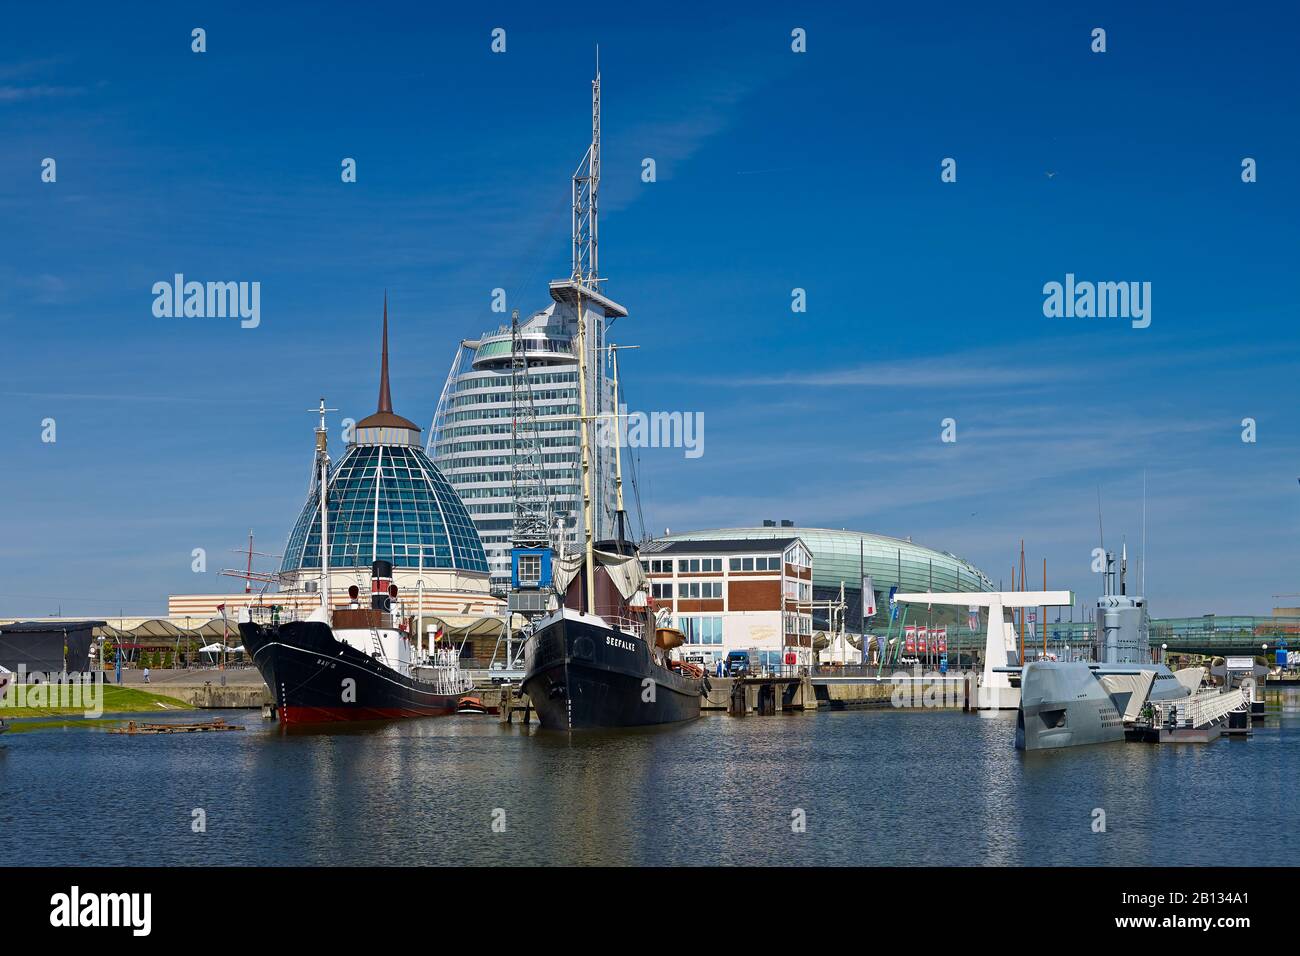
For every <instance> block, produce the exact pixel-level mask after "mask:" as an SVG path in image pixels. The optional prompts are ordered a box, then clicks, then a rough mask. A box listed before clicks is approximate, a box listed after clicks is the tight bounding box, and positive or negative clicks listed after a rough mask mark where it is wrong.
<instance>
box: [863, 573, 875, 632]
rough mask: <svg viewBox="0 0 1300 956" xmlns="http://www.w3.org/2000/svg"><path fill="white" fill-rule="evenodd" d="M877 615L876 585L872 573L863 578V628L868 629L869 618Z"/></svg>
mask: <svg viewBox="0 0 1300 956" xmlns="http://www.w3.org/2000/svg"><path fill="white" fill-rule="evenodd" d="M875 616H876V586H875V584H874V583H872V580H871V575H869V574H868V575H867V576H866V577H864V578H863V579H862V629H863V630H864V631H865V630H866V629H867V618H869V617H875Z"/></svg>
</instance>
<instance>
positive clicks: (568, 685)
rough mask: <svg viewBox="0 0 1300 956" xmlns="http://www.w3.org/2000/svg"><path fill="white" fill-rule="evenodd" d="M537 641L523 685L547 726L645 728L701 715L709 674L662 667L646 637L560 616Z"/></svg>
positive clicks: (562, 727) (538, 635) (541, 719)
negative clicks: (693, 674)
mask: <svg viewBox="0 0 1300 956" xmlns="http://www.w3.org/2000/svg"><path fill="white" fill-rule="evenodd" d="M532 642H533V643H532V646H531V648H530V653H529V655H528V665H527V669H526V673H525V675H524V679H523V684H522V687H523V690H524V693H526V694H527V695H528V699H529V701H530V702H531V704H532V707H533V710H535V711H536V712H537V717H538V720H540V721H541V724H542V726H543V727H545V728H550V729H555V730H585V729H595V728H616V727H644V726H652V725H655V724H673V723H679V722H681V721H684V720H693V719H694V718H696V717H698V716H700V698H701V696H702V695H703V694H704V690H705V688H704V681H703V679H702V678H697V677H688V676H684V675H682V674H680V673H678V672H676V671H673V670H670V669H668V668H666V667H663V666H661V665H660V664H659V663H657V662H656V661H655V660H654V659H653V658H652V655H651V653H650V648H649V647H648V646H647V644H646V642H645V641H644V640H641V639H640V638H636V637H633V636H631V635H629V634H626V633H624V632H623V631H620V630H617V629H615V628H610V627H607V626H605V625H603V624H597V623H596V622H595V621H594V620H593V621H590V622H587V621H582V620H575V619H573V618H568V617H558V618H556V619H555V620H554V621H553V622H551V623H549V624H547V625H545V626H544V627H542V628H541V629H540V630H539V631H538V632H537V633H536V634H535V635H534V636H533V638H532Z"/></svg>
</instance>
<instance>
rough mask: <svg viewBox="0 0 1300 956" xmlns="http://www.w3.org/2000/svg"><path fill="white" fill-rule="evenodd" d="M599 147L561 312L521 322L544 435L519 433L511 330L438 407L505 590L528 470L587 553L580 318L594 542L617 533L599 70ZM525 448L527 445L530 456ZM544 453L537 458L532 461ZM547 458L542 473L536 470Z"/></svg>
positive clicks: (583, 190) (449, 385) (472, 357)
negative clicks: (522, 474)
mask: <svg viewBox="0 0 1300 956" xmlns="http://www.w3.org/2000/svg"><path fill="white" fill-rule="evenodd" d="M591 102H592V136H591V145H590V146H589V147H588V149H587V152H586V154H585V155H584V156H583V158H582V162H581V163H580V164H579V166H578V169H577V171H576V172H575V173H574V175H573V231H572V236H573V260H572V271H571V274H570V276H569V278H567V279H560V280H556V281H554V282H552V283H551V284H550V294H551V300H552V301H551V303H550V305H548V306H547V307H546V308H544V309H542V310H540V311H537V312H534V313H533V314H532V315H531V316H529V317H528V318H527V319H526V320H522V321H521V326H520V339H521V346H522V350H523V352H524V353H526V357H527V364H528V373H527V382H528V385H527V394H529V395H531V400H532V406H533V408H532V415H530V419H531V420H532V421H534V422H535V427H536V435H535V438H536V444H535V446H534V445H533V444H532V440H533V437H534V436H531V435H526V434H520V435H519V436H518V438H516V435H515V421H514V419H515V416H516V408H515V405H516V401H515V399H516V395H515V391H514V378H513V376H514V373H515V348H514V342H513V337H512V331H511V327H510V325H508V324H507V325H502V326H501V327H499V328H497V329H496V330H495V331H492V332H488V333H486V334H484V335H482V336H480V337H479V338H478V339H475V340H467V341H463V342H461V343H460V347H459V348H458V349H457V350H456V356H455V358H454V359H453V361H452V366H451V371H450V373H449V375H448V377H447V382H446V385H445V386H444V387H443V390H442V395H441V396H440V398H439V400H438V407H437V411H436V412H435V413H434V419H433V427H432V428H430V430H429V441H428V451H429V454H430V455H431V456H432V457H433V460H434V462H435V463H436V464H437V466H438V468H439V470H440V471H441V472H442V473H443V474H444V475H445V476H446V477H447V480H448V481H449V482H450V483H451V485H452V487H453V488H455V489H456V492H457V493H458V494H459V495H460V497H461V499H462V500H463V501H464V503H465V508H466V509H467V510H468V512H469V515H470V518H471V520H473V522H474V525H475V527H476V528H477V529H478V533H479V538H480V539H481V540H482V542H483V548H484V550H485V551H486V553H487V559H488V570H489V572H490V574H491V580H492V588H493V590H494V591H504V590H506V589H508V588H509V585H510V548H511V541H512V535H513V531H514V524H515V496H514V487H513V484H512V478H513V477H518V476H517V474H516V469H517V468H519V467H520V465H521V462H525V461H526V462H527V464H526V467H527V469H528V470H529V474H530V476H532V477H537V478H540V482H541V484H542V485H544V486H545V496H546V498H547V499H548V500H549V507H550V512H551V514H552V516H553V519H554V523H555V524H557V525H558V526H559V528H560V537H559V539H558V540H557V541H556V544H557V545H560V544H562V546H563V547H565V548H568V549H578V548H581V546H582V540H583V525H582V471H581V451H580V441H579V438H580V428H581V425H582V423H581V421H580V420H579V418H578V407H579V402H578V356H577V354H576V352H575V339H576V335H577V330H578V318H579V309H581V311H582V314H583V316H584V317H585V321H586V333H587V334H586V346H587V352H588V354H587V363H586V364H587V370H588V378H587V382H586V387H587V396H588V398H587V405H588V408H589V409H590V414H591V415H592V416H593V417H594V418H596V419H603V421H589V422H588V427H589V428H590V432H589V434H590V435H591V436H592V438H591V442H590V445H591V461H590V476H591V483H592V488H591V490H592V498H593V500H594V501H595V502H596V503H598V505H599V507H596V508H594V509H593V514H594V520H593V524H594V525H595V528H594V539H595V540H598V541H599V540H602V539H607V538H610V537H613V536H614V534H615V515H614V501H615V496H614V493H613V485H614V449H613V448H612V447H606V444H607V443H603V442H601V441H599V440H598V436H600V435H602V434H609V433H610V432H611V431H612V428H613V424H614V422H613V415H614V414H615V407H616V405H615V401H614V394H613V388H612V385H611V380H610V376H609V374H608V371H607V370H608V369H609V366H610V352H609V349H608V348H607V344H606V334H607V332H608V330H609V327H610V325H611V324H612V323H613V321H614V320H616V319H619V318H623V317H625V316H626V315H627V310H626V309H624V308H623V306H621V305H619V304H618V303H617V302H614V301H613V300H612V299H610V298H608V297H607V296H606V295H604V294H603V293H602V292H601V285H602V283H603V281H604V279H603V276H601V274H600V272H599V270H598V236H597V219H598V217H597V208H598V202H597V200H598V194H599V189H600V71H599V67H598V68H597V71H596V78H595V80H594V81H593V82H592V97H591ZM525 442H527V443H528V447H527V448H526V447H525ZM534 452H538V453H540V454H539V455H537V456H536V457H534V455H533V453H534ZM537 458H540V464H541V469H540V474H538V472H537V471H536V470H535V467H536V462H537Z"/></svg>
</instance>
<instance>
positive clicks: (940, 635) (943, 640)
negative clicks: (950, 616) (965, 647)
mask: <svg viewBox="0 0 1300 956" xmlns="http://www.w3.org/2000/svg"><path fill="white" fill-rule="evenodd" d="M935 640H936V641H938V645H937V647H936V648H935V649H936V650H937V651H938V652H939V653H940V654H947V653H948V628H947V626H946V625H945V626H944V627H941V628H939V629H938V630H937V631H935Z"/></svg>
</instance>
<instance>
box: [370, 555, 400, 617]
mask: <svg viewBox="0 0 1300 956" xmlns="http://www.w3.org/2000/svg"><path fill="white" fill-rule="evenodd" d="M395 590H396V587H395V586H394V585H393V565H392V562H391V561H376V562H375V563H374V564H372V565H371V566H370V608H371V610H374V611H388V610H391V609H392V606H393V600H392V592H393V591H395Z"/></svg>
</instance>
